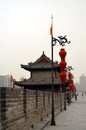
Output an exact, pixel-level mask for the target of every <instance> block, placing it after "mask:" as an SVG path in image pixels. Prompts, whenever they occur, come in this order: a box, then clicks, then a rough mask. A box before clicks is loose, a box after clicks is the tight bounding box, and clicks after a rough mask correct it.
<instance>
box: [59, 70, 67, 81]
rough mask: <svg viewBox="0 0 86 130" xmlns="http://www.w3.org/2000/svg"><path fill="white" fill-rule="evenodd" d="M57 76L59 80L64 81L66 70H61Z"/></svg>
mask: <svg viewBox="0 0 86 130" xmlns="http://www.w3.org/2000/svg"><path fill="white" fill-rule="evenodd" d="M59 76H60V79H61V81H62V82H64V83H65V80H66V72H61V73H60V74H59Z"/></svg>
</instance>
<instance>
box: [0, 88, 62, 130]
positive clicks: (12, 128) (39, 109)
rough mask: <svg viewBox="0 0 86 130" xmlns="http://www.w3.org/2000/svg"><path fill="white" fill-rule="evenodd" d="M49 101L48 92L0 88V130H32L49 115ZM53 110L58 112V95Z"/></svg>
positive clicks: (56, 94)
mask: <svg viewBox="0 0 86 130" xmlns="http://www.w3.org/2000/svg"><path fill="white" fill-rule="evenodd" d="M51 99H52V98H51V92H48V91H37V90H24V89H21V90H20V89H18V88H16V89H14V90H12V89H11V88H0V130H27V129H28V130H32V129H33V128H34V126H35V125H37V124H38V123H40V122H42V121H43V119H44V118H46V117H47V116H49V114H50V113H51V106H52V105H51ZM63 102H64V101H63ZM55 110H60V95H59V93H55Z"/></svg>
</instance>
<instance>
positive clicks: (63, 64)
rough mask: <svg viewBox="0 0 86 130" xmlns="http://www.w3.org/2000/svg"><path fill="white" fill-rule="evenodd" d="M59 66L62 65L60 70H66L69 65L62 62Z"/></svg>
mask: <svg viewBox="0 0 86 130" xmlns="http://www.w3.org/2000/svg"><path fill="white" fill-rule="evenodd" d="M59 65H60V69H61V70H64V69H65V68H66V65H67V63H66V62H65V61H61V62H60V64H59Z"/></svg>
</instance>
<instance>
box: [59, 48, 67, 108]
mask: <svg viewBox="0 0 86 130" xmlns="http://www.w3.org/2000/svg"><path fill="white" fill-rule="evenodd" d="M66 54H67V53H66V51H65V49H61V50H60V52H59V56H60V57H61V62H60V63H59V66H60V71H61V72H60V74H59V76H60V80H61V83H62V84H64V110H66V87H65V82H66V71H65V68H66V65H67V63H66V62H65V57H66Z"/></svg>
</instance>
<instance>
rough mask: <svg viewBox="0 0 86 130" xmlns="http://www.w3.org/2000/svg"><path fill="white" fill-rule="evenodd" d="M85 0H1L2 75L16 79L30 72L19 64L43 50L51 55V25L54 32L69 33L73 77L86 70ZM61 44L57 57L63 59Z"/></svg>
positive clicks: (68, 46)
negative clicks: (60, 55) (60, 54)
mask: <svg viewBox="0 0 86 130" xmlns="http://www.w3.org/2000/svg"><path fill="white" fill-rule="evenodd" d="M85 12H86V0H4V1H3V0H0V75H7V74H9V75H10V74H12V75H13V76H14V78H15V79H16V80H19V78H21V77H25V78H28V77H29V74H28V72H27V71H25V70H24V69H21V67H20V64H28V63H29V62H34V61H35V60H36V59H37V58H39V57H40V56H41V55H42V53H43V51H44V52H45V54H46V55H47V56H48V57H49V58H51V37H50V25H51V15H52V14H53V28H54V30H53V31H54V36H55V37H58V36H61V35H62V36H64V35H67V39H68V40H70V41H71V44H67V45H66V46H65V50H66V51H67V56H66V62H67V65H68V66H70V65H71V66H72V67H73V68H74V70H73V71H72V73H73V75H74V80H75V82H77V81H78V80H79V76H80V75H81V74H86V62H85V57H86V51H85V49H86V39H85V37H86V15H85ZM60 49H61V46H59V44H58V43H57V45H56V46H55V47H54V61H58V62H60V57H59V51H60Z"/></svg>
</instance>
